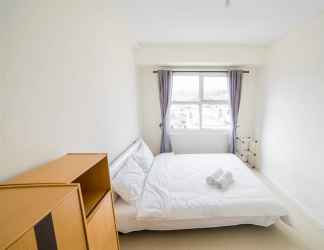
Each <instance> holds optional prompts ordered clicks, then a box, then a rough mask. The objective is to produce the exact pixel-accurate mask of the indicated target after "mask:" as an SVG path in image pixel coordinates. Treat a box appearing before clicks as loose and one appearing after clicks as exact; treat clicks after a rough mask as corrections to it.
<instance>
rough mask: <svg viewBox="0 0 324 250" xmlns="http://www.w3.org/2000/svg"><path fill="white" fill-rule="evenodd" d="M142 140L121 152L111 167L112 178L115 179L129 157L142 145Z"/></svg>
mask: <svg viewBox="0 0 324 250" xmlns="http://www.w3.org/2000/svg"><path fill="white" fill-rule="evenodd" d="M141 142H142V139H141V138H139V139H137V140H136V141H134V142H133V143H132V144H131V145H129V146H128V147H127V148H126V149H125V150H124V151H123V152H121V153H120V154H119V155H118V156H117V157H116V158H115V159H114V160H113V161H112V162H111V163H110V165H109V172H110V178H111V179H114V178H115V176H116V175H117V173H118V172H119V171H120V169H121V168H122V166H123V164H124V163H125V161H126V160H127V158H128V157H129V156H131V155H132V154H133V153H134V152H135V151H136V150H137V149H138V147H139V145H140V144H141Z"/></svg>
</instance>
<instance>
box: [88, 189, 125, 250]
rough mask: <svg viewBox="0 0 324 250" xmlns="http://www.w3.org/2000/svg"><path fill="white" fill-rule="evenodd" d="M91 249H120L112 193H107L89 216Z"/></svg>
mask: <svg viewBox="0 0 324 250" xmlns="http://www.w3.org/2000/svg"><path fill="white" fill-rule="evenodd" d="M88 237H89V244H90V249H91V250H118V249H119V246H118V238H117V234H116V226H115V221H114V212H113V207H112V200H111V193H110V192H109V193H107V194H106V196H105V197H104V198H103V199H102V200H101V202H100V203H99V204H98V206H97V207H96V209H95V210H94V211H93V212H92V213H91V215H90V217H89V218H88Z"/></svg>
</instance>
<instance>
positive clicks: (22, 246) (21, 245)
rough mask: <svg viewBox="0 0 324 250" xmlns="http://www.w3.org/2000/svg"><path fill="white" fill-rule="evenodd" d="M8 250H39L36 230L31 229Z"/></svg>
mask: <svg viewBox="0 0 324 250" xmlns="http://www.w3.org/2000/svg"><path fill="white" fill-rule="evenodd" d="M8 250H37V244H36V239H35V234H34V230H33V229H31V230H29V231H28V232H27V233H25V234H24V235H23V236H22V237H21V238H20V239H18V240H17V241H16V242H15V243H13V244H12V245H11V246H10V247H8Z"/></svg>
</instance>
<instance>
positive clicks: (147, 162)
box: [133, 140, 154, 173]
mask: <svg viewBox="0 0 324 250" xmlns="http://www.w3.org/2000/svg"><path fill="white" fill-rule="evenodd" d="M133 156H134V159H135V160H136V161H137V163H138V165H139V166H140V167H141V168H142V169H143V170H144V172H145V173H148V172H149V171H150V169H151V167H152V164H153V160H154V155H153V153H152V151H151V150H150V149H149V147H148V146H147V145H146V143H145V142H144V141H143V140H142V142H141V144H140V145H139V148H138V150H137V151H136V152H134V154H133Z"/></svg>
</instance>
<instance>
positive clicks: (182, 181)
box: [111, 143, 287, 233]
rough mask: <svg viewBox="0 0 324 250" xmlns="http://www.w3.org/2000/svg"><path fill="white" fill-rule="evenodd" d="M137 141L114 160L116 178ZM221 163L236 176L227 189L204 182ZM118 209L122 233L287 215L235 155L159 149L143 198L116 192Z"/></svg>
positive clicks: (266, 221)
mask: <svg viewBox="0 0 324 250" xmlns="http://www.w3.org/2000/svg"><path fill="white" fill-rule="evenodd" d="M136 144H137V143H135V144H134V145H133V146H132V147H131V148H130V149H129V150H127V151H126V152H125V153H124V154H123V155H122V156H121V157H120V159H118V160H117V161H115V162H114V163H113V164H112V166H111V176H112V179H113V181H114V177H115V176H116V174H117V173H118V170H119V169H120V168H121V165H122V162H123V161H125V159H126V158H127V157H129V156H130V155H131V154H132V153H133V152H134V151H135V150H136V147H138V145H136ZM218 167H221V168H223V169H224V170H229V171H231V172H232V173H233V176H234V180H235V181H234V183H233V184H232V185H231V186H230V187H229V188H228V189H227V190H219V189H217V188H215V187H212V186H209V185H207V184H206V176H208V175H210V174H211V173H212V172H213V171H215V169H216V168H218ZM115 213H116V220H117V228H118V230H119V231H120V232H122V233H128V232H132V231H139V230H178V229H193V228H210V227H220V226H233V225H239V224H253V225H258V226H264V227H267V226H270V225H272V224H274V223H275V222H276V221H277V220H279V219H280V218H285V219H286V218H287V211H286V209H285V208H284V207H283V206H282V205H281V204H280V203H279V202H278V201H277V199H276V198H275V197H274V195H273V194H272V193H271V192H270V190H269V189H268V188H267V187H266V186H265V185H264V184H263V183H262V182H261V181H260V180H259V179H258V178H257V177H256V176H255V175H254V173H253V172H252V170H250V169H249V168H248V167H247V166H246V165H245V164H244V163H242V162H241V161H240V160H239V159H238V158H237V157H236V156H235V155H233V154H173V153H167V154H160V155H158V156H156V157H155V158H154V160H153V164H152V167H151V169H150V171H149V172H148V173H147V175H146V177H145V183H144V185H143V190H142V193H141V198H140V199H139V200H138V201H137V202H136V204H129V203H127V202H125V201H124V200H123V199H121V198H120V197H117V198H116V200H115Z"/></svg>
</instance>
